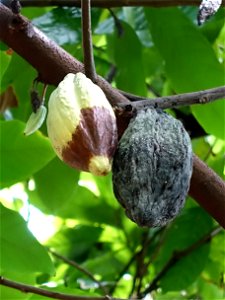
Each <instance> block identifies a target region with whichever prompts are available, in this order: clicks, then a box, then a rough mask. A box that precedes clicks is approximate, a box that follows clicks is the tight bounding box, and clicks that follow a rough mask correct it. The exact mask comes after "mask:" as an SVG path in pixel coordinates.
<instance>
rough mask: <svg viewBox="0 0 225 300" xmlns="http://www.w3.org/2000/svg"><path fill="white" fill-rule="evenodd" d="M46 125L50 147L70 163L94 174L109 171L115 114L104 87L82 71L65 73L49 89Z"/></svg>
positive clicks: (114, 135)
mask: <svg viewBox="0 0 225 300" xmlns="http://www.w3.org/2000/svg"><path fill="white" fill-rule="evenodd" d="M47 129H48V136H49V139H50V141H51V144H52V146H53V149H54V150H55V152H56V154H57V155H58V157H59V158H60V159H61V160H63V161H64V162H65V163H67V164H68V165H69V166H71V167H73V168H76V169H79V170H81V171H87V172H91V173H92V174H94V175H106V174H108V173H109V172H110V170H111V162H112V157H113V155H114V152H115V149H116V147H117V140H118V137H117V136H118V135H117V125H116V117H115V114H114V111H113V109H112V107H111V105H110V104H109V102H108V100H107V98H106V96H105V94H104V93H103V91H102V90H101V89H100V87H99V86H97V85H96V84H94V83H93V82H92V81H91V80H90V79H88V78H87V77H86V76H85V75H84V74H82V73H77V74H71V73H70V74H67V75H66V76H65V78H64V79H63V81H61V82H60V84H59V85H58V87H57V88H56V89H55V90H54V91H53V92H52V94H51V96H50V99H49V103H48V117H47Z"/></svg>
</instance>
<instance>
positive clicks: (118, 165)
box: [112, 108, 192, 227]
mask: <svg viewBox="0 0 225 300" xmlns="http://www.w3.org/2000/svg"><path fill="white" fill-rule="evenodd" d="M112 171H113V189H114V194H115V196H116V198H117V199H118V201H119V202H120V203H121V205H122V206H123V207H124V208H125V210H126V214H127V216H128V217H129V218H130V219H131V220H132V221H134V222H135V223H137V224H138V225H139V226H147V227H156V226H164V225H166V224H167V223H168V222H169V221H171V220H172V219H173V218H174V217H175V216H176V215H177V214H178V213H179V211H180V209H181V208H182V207H183V205H184V202H185V198H186V195H187V192H188V189H189V184H190V178H191V174H192V148H191V141H190V138H189V135H188V133H187V132H186V131H185V129H184V127H183V125H182V123H181V122H180V121H178V120H176V119H175V118H173V117H172V116H170V115H168V114H166V113H164V112H163V111H160V110H155V109H152V108H148V109H147V110H140V111H138V112H137V115H136V116H135V117H134V118H132V119H131V121H130V123H129V126H128V127H127V129H126V130H125V132H124V134H123V136H122V138H121V139H120V142H119V145H118V148H117V151H116V153H115V155H114V159H113V168H112Z"/></svg>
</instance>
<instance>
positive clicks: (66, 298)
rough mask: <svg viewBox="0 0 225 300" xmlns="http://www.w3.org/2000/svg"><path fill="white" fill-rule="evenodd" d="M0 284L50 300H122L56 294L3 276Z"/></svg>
mask: <svg viewBox="0 0 225 300" xmlns="http://www.w3.org/2000/svg"><path fill="white" fill-rule="evenodd" d="M0 284H1V285H4V286H8V287H10V288H13V289H16V290H19V291H21V292H22V293H32V294H36V295H41V296H43V297H49V298H52V299H61V300H123V299H120V298H112V297H110V296H103V297H88V296H80V295H79V296H75V295H69V294H64V293H58V292H54V291H49V290H45V289H43V288H38V287H35V286H31V285H28V284H24V283H20V282H16V281H12V280H10V279H7V278H5V277H3V276H0Z"/></svg>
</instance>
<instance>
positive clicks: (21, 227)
mask: <svg viewBox="0 0 225 300" xmlns="http://www.w3.org/2000/svg"><path fill="white" fill-rule="evenodd" d="M0 214H1V232H0V240H1V261H0V268H1V274H2V275H4V272H9V271H11V272H15V271H16V272H18V273H23V274H30V273H37V272H46V273H49V274H53V272H54V268H53V264H52V262H51V260H50V258H49V256H48V254H47V252H46V250H45V248H44V247H43V246H41V245H40V244H39V242H38V241H37V240H36V239H35V238H34V236H33V235H32V234H31V233H30V232H29V230H28V229H27V226H26V222H25V221H24V219H23V218H22V217H21V216H20V215H19V214H18V213H17V212H14V211H12V210H9V209H7V208H5V207H4V206H3V205H2V204H0Z"/></svg>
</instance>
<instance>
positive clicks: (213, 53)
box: [0, 7, 225, 300]
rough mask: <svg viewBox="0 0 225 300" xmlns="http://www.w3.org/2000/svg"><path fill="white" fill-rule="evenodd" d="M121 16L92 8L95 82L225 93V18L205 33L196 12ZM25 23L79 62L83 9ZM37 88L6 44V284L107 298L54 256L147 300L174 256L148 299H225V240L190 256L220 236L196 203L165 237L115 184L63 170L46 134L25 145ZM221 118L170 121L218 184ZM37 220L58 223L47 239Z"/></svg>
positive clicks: (5, 291)
mask: <svg viewBox="0 0 225 300" xmlns="http://www.w3.org/2000/svg"><path fill="white" fill-rule="evenodd" d="M113 12H114V16H112V14H111V13H110V12H109V10H107V9H98V8H93V9H92V22H93V42H94V54H95V62H96V68H97V72H98V74H99V75H101V76H103V77H105V78H107V79H108V80H111V82H112V84H113V85H114V86H116V87H118V88H119V89H122V90H125V91H128V92H131V93H135V94H138V95H142V96H147V97H156V96H163V95H169V94H175V93H183V92H191V91H198V90H202V89H207V88H212V87H216V86H219V85H223V84H224V58H225V55H224V43H223V41H224V38H225V25H224V16H225V11H224V9H220V11H219V12H218V13H217V14H216V15H215V16H214V17H213V18H212V19H211V20H210V21H208V22H207V23H206V24H205V25H203V26H202V27H198V26H197V25H196V14H197V8H195V7H180V8H161V9H153V8H145V9H144V8H141V7H136V8H120V9H114V10H113ZM22 14H24V15H26V16H27V17H28V18H30V19H32V22H33V24H34V25H35V26H37V27H38V28H40V29H41V30H42V31H43V32H45V34H47V35H48V36H49V37H50V38H51V39H53V40H54V41H56V42H57V43H58V44H59V45H60V46H62V47H63V48H64V49H66V50H67V51H68V52H70V53H71V54H72V55H74V56H75V57H76V58H78V59H79V60H82V45H81V27H80V23H81V20H80V18H81V13H80V10H79V9H77V8H24V9H22ZM115 20H116V22H115ZM34 55H35V53H34ZM112 74H114V76H112ZM35 77H36V71H35V70H34V69H33V68H32V67H31V66H30V65H29V64H28V63H27V62H25V61H24V60H23V59H22V58H21V57H19V56H18V55H17V54H16V53H14V52H13V53H12V52H10V51H8V48H7V46H6V45H3V44H1V93H5V94H4V95H5V96H6V95H8V96H9V95H10V96H11V97H12V90H9V87H10V86H11V87H12V88H13V91H14V97H15V98H13V99H14V100H15V99H16V101H17V104H18V105H17V106H16V107H11V108H8V109H7V110H4V111H2V116H1V121H0V126H1V150H0V151H1V152H0V155H1V174H0V175H1V178H0V179H1V180H0V184H1V189H2V190H1V192H0V198H1V202H2V204H1V234H0V242H1V264H0V268H1V275H2V276H6V277H8V278H10V279H12V280H16V281H20V282H24V283H29V284H32V285H41V286H43V287H45V288H48V289H51V290H53V291H61V292H64V293H68V294H70V293H72V294H75V295H87V296H92V295H102V293H103V292H102V290H101V289H100V288H99V287H98V285H97V284H96V282H94V281H93V280H91V279H90V278H88V277H87V276H86V275H85V274H84V273H82V272H80V271H78V270H77V269H76V268H74V267H72V266H70V265H68V264H66V263H65V262H63V261H62V260H60V259H57V258H56V257H55V256H54V255H52V254H50V253H49V251H48V249H49V248H50V249H53V250H54V251H56V252H57V253H59V254H61V255H63V256H65V257H67V258H69V259H71V260H74V261H76V262H77V263H78V264H80V265H81V266H82V267H84V268H85V269H87V270H88V271H89V272H91V273H92V274H93V275H94V276H95V277H96V279H97V280H99V281H101V283H102V285H103V286H104V287H105V289H106V290H107V292H109V293H110V294H113V296H115V297H123V298H128V297H129V295H131V294H134V295H135V294H136V293H137V294H139V295H140V292H143V291H144V289H145V288H146V287H147V286H148V284H149V283H151V282H152V281H153V280H154V279H155V277H156V276H157V274H159V273H160V272H161V271H162V270H164V269H165V265H166V264H167V263H168V261H171V258H172V257H173V255H174V253H176V252H179V251H183V250H187V253H186V254H184V252H183V253H182V252H181V255H180V257H179V258H178V260H177V261H176V262H175V263H173V264H171V266H170V267H169V268H168V270H167V272H164V273H163V276H161V277H160V280H159V281H158V285H156V286H155V287H154V288H153V291H152V293H151V296H152V298H153V299H156V300H160V299H223V297H224V294H223V288H224V263H223V257H224V252H225V250H224V232H220V233H219V234H217V235H216V236H215V237H213V238H212V239H211V240H210V241H208V242H204V243H202V244H201V245H200V246H199V247H195V248H194V249H192V248H191V246H192V245H195V244H196V242H197V241H198V240H200V239H201V238H203V237H204V236H207V235H208V234H209V232H211V231H212V230H213V229H214V228H215V227H216V226H217V224H216V222H215V221H214V220H213V219H212V218H211V217H210V216H209V215H208V214H207V213H206V212H205V211H204V210H203V209H201V208H200V207H199V206H198V205H197V203H196V202H195V201H193V200H192V199H191V198H188V199H187V202H186V205H185V208H184V209H183V210H182V212H181V214H180V215H179V216H178V217H177V218H176V219H175V220H174V221H173V222H172V223H171V224H170V225H169V226H167V227H166V228H163V229H142V228H138V227H137V226H136V224H134V223H132V222H131V221H129V220H128V219H127V218H126V216H125V214H124V211H123V209H122V208H121V207H120V206H119V204H118V203H117V200H116V199H115V197H114V195H113V192H112V184H111V175H109V176H107V177H104V178H97V177H94V176H92V175H90V174H87V173H83V172H78V171H77V170H73V169H71V168H69V167H67V166H66V165H65V164H63V163H62V162H61V161H59V159H58V158H57V157H56V156H55V154H54V152H53V150H52V148H51V146H50V143H49V140H48V137H47V136H46V127H45V125H43V126H42V128H41V130H40V131H38V132H36V133H35V134H33V135H31V136H29V137H25V136H24V134H23V130H24V127H25V123H26V121H27V119H28V117H29V115H30V113H31V105H30V96H29V93H30V90H31V87H32V82H33V80H34V79H35ZM38 87H39V89H40V90H41V89H42V86H41V85H39V86H38ZM52 89H53V87H49V89H48V92H47V94H48V95H47V97H46V98H47V99H46V100H48V96H49V94H50V92H51V91H52ZM7 99H8V98H7ZM2 101H4V103H5V102H6V97H4V98H2ZM6 104H7V103H6ZM1 107H3V102H2V106H1ZM224 111H225V110H224V102H223V101H217V102H214V103H211V104H207V105H205V106H201V105H196V106H193V107H191V108H189V107H185V108H182V109H175V110H173V111H170V113H172V114H173V115H174V116H175V117H177V118H179V119H181V120H183V122H184V124H185V126H186V128H187V130H188V131H189V132H190V134H191V137H192V141H193V149H194V152H195V153H196V154H197V155H198V156H199V157H200V158H201V159H203V160H204V161H206V163H207V164H208V165H209V166H210V167H211V168H213V169H214V170H215V171H216V172H217V173H218V174H219V175H220V176H221V177H222V176H223V174H224V150H225V143H224ZM212 201H213V199H212ZM35 208H36V209H35ZM37 209H38V210H37ZM33 211H35V212H36V213H33ZM37 212H38V213H37ZM40 212H42V214H44V216H45V219H46V220H48V221H47V223H51V224H54V230H53V231H52V233H51V234H49V236H48V239H47V240H46V239H45V240H44V239H43V238H41V235H40V234H36V237H35V236H34V235H35V232H34V231H33V232H34V235H33V234H32V233H31V231H32V228H33V229H34V227H35V228H36V229H37V228H40V231H41V228H42V221H41V220H42V218H43V217H44V216H43V215H42V214H40ZM22 216H23V217H22ZM40 216H41V217H40ZM47 223H45V224H47ZM32 224H35V226H34V225H33V227H32ZM46 226H47V225H46ZM28 228H30V230H31V231H30V230H29V229H28ZM47 228H48V226H47V227H46V230H47ZM42 231H43V230H42ZM36 232H38V230H37V231H36ZM38 239H39V241H38ZM1 296H2V299H5V300H6V299H26V300H27V299H29V300H31V299H42V298H43V297H41V296H38V295H31V294H22V293H20V292H19V291H16V290H12V289H9V288H6V287H1ZM43 299H44V298H43Z"/></svg>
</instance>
